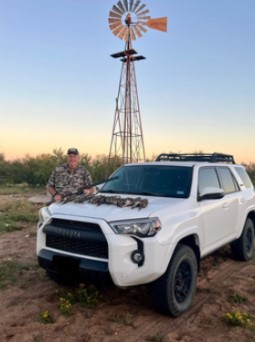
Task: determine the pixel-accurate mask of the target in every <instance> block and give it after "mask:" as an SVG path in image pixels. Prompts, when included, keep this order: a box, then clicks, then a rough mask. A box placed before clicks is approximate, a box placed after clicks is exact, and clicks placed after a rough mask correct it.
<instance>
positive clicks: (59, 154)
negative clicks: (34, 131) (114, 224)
mask: <svg viewBox="0 0 255 342" xmlns="http://www.w3.org/2000/svg"><path fill="white" fill-rule="evenodd" d="M65 162H66V153H65V152H64V151H63V150H62V149H55V150H53V153H52V154H48V153H47V154H40V155H38V156H36V157H31V156H29V155H27V156H25V157H24V158H22V159H16V160H13V161H7V160H5V156H4V154H3V153H0V184H2V185H4V184H21V183H26V184H28V185H29V186H45V185H46V184H47V182H48V179H49V177H50V175H51V173H52V171H53V170H54V169H55V167H56V166H57V165H61V164H64V163H65ZM80 165H82V166H84V167H86V169H87V170H88V171H89V172H90V174H91V177H92V179H93V182H98V181H100V180H104V179H106V178H107V177H109V176H110V175H111V174H112V173H113V171H115V170H116V169H117V168H118V167H119V166H121V165H122V161H121V158H118V157H115V158H113V159H111V160H108V156H104V155H99V156H96V157H95V158H92V157H91V156H89V155H88V154H82V155H81V156H80Z"/></svg>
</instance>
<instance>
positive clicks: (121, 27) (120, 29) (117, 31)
mask: <svg viewBox="0 0 255 342" xmlns="http://www.w3.org/2000/svg"><path fill="white" fill-rule="evenodd" d="M123 29H126V27H125V26H123V25H119V26H118V27H116V28H115V29H113V30H112V33H113V34H114V35H115V36H119V34H120V32H121V31H122V30H123Z"/></svg>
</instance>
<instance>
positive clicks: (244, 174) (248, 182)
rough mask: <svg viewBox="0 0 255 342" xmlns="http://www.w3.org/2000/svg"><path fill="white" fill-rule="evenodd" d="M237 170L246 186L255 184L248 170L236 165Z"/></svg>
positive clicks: (250, 186) (249, 186)
mask: <svg viewBox="0 0 255 342" xmlns="http://www.w3.org/2000/svg"><path fill="white" fill-rule="evenodd" d="M235 170H236V171H237V173H238V174H239V176H240V178H241V179H242V181H243V184H244V186H245V187H246V188H252V187H253V184H252V182H251V180H250V177H249V175H248V173H247V172H246V170H245V169H244V168H243V167H240V166H239V167H235Z"/></svg>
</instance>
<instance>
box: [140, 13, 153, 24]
mask: <svg viewBox="0 0 255 342" xmlns="http://www.w3.org/2000/svg"><path fill="white" fill-rule="evenodd" d="M137 18H138V21H143V22H145V21H146V22H147V21H148V20H149V19H150V18H151V17H150V16H149V15H148V16H146V17H137ZM144 24H145V23H144Z"/></svg>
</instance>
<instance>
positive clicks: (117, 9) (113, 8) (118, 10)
mask: <svg viewBox="0 0 255 342" xmlns="http://www.w3.org/2000/svg"><path fill="white" fill-rule="evenodd" d="M112 11H115V12H117V13H119V14H120V15H122V14H123V13H122V12H121V10H120V9H119V8H118V7H117V6H115V5H113V7H112Z"/></svg>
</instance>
